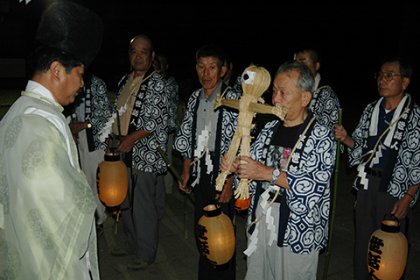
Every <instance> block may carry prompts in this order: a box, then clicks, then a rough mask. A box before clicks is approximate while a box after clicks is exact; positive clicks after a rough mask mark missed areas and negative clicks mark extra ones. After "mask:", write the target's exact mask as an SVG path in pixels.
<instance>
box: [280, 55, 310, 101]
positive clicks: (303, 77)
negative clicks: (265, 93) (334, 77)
mask: <svg viewBox="0 0 420 280" xmlns="http://www.w3.org/2000/svg"><path fill="white" fill-rule="evenodd" d="M293 70H295V71H296V72H298V73H299V79H298V81H297V87H298V92H299V93H302V92H304V91H309V92H310V93H311V94H314V91H315V79H314V75H313V74H312V72H311V69H309V67H308V66H307V65H306V64H303V63H300V62H297V61H296V60H290V61H287V62H285V63H283V64H282V65H280V67H279V69H278V70H277V72H276V76H277V75H279V74H283V73H287V72H289V71H293Z"/></svg>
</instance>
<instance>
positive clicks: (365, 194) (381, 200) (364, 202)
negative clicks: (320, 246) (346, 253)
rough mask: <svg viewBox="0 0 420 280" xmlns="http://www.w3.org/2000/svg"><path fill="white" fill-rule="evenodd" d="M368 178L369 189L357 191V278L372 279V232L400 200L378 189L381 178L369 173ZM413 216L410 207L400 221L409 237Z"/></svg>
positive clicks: (360, 279) (402, 228)
mask: <svg viewBox="0 0 420 280" xmlns="http://www.w3.org/2000/svg"><path fill="white" fill-rule="evenodd" d="M367 178H368V179H369V185H368V189H367V190H364V189H360V190H359V191H358V193H357V204H356V212H355V225H356V226H355V229H356V237H355V246H354V279H355V280H356V279H357V280H371V277H370V276H369V271H368V265H367V252H368V244H369V240H370V237H371V235H372V233H374V232H375V231H376V230H377V229H380V228H381V224H382V221H383V219H384V216H385V215H386V214H390V213H391V211H392V209H393V207H394V204H395V203H396V202H397V201H398V199H397V198H395V197H393V196H391V195H390V194H388V193H384V192H380V191H378V189H379V184H380V181H381V178H378V177H374V176H371V175H368V176H367ZM412 217H413V213H412V211H411V208H410V210H409V212H408V214H407V217H406V218H405V219H403V220H400V221H399V222H400V225H401V228H400V231H401V232H402V233H404V234H405V235H406V237H407V239H408V232H407V227H408V228H409V223H411V221H412ZM388 218H389V216H388ZM407 218H408V219H407ZM407 222H408V223H407Z"/></svg>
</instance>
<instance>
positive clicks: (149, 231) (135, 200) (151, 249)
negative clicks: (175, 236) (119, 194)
mask: <svg viewBox="0 0 420 280" xmlns="http://www.w3.org/2000/svg"><path fill="white" fill-rule="evenodd" d="M127 171H128V175H129V177H130V174H131V172H132V174H133V175H134V176H135V177H137V178H136V185H135V187H134V189H133V187H132V180H131V178H129V180H128V182H129V184H128V191H129V193H128V195H127V197H126V198H125V200H124V202H123V203H122V204H121V209H122V210H121V220H122V222H123V228H124V232H125V233H126V234H127V241H126V243H125V248H124V249H125V250H128V251H137V253H136V256H137V258H140V259H143V260H144V261H147V262H149V261H154V260H155V257H156V252H157V248H158V239H159V220H160V219H161V218H162V217H163V215H164V214H165V199H166V194H165V182H164V178H163V175H158V174H156V173H148V172H143V171H140V170H136V169H131V168H127ZM130 199H132V205H131V203H130ZM130 205H131V208H132V209H127V208H129V207H130Z"/></svg>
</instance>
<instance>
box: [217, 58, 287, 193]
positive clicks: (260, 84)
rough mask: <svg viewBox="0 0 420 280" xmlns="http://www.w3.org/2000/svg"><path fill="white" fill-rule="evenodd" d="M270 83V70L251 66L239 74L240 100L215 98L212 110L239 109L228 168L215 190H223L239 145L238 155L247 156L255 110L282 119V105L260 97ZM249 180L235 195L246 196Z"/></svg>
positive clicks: (222, 174)
mask: <svg viewBox="0 0 420 280" xmlns="http://www.w3.org/2000/svg"><path fill="white" fill-rule="evenodd" d="M270 82H271V77H270V73H268V71H267V70H266V69H265V68H263V67H258V66H255V65H251V66H249V67H248V68H246V69H245V71H244V72H243V73H242V89H243V95H242V98H241V99H240V100H233V99H223V97H221V96H219V95H218V96H217V97H216V103H215V106H214V109H216V108H218V107H219V106H228V107H230V108H234V109H238V110H239V117H238V126H237V128H236V131H235V134H234V136H233V139H232V142H231V144H230V147H229V151H228V153H227V163H228V168H227V169H226V170H225V171H224V172H222V173H220V174H219V176H218V177H217V179H216V190H217V191H221V190H222V188H223V185H224V183H225V180H226V177H227V176H228V175H229V174H230V172H229V170H230V168H231V166H232V163H233V161H234V160H235V157H236V154H237V152H238V149H239V145H241V155H243V156H249V155H250V148H251V144H250V143H251V129H252V126H253V125H252V119H253V118H254V117H255V115H256V114H257V113H262V114H273V115H276V116H277V117H279V118H280V119H281V120H284V117H285V115H286V113H287V112H286V108H285V107H284V106H283V105H282V104H279V105H276V106H270V105H266V104H264V100H263V99H262V98H261V95H262V94H263V93H264V92H265V91H266V90H267V89H268V87H269V86H270ZM241 163H244V162H241ZM250 182H251V180H247V179H241V181H240V184H239V186H238V188H237V189H236V191H235V198H240V199H248V198H249V192H248V185H249V183H250Z"/></svg>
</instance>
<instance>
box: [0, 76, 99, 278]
mask: <svg viewBox="0 0 420 280" xmlns="http://www.w3.org/2000/svg"><path fill="white" fill-rule="evenodd" d="M29 90H31V92H22V95H23V96H21V97H20V98H19V99H18V100H17V101H16V102H15V103H14V104H13V106H12V107H11V108H10V110H9V112H8V113H7V114H6V116H5V117H4V118H3V120H2V121H1V122H0V252H1V253H0V263H1V264H7V268H6V269H4V265H2V266H0V278H3V277H4V278H5V279H91V278H90V275H89V271H91V274H92V278H93V279H99V270H98V260H97V251H96V250H97V249H96V233H95V227H94V211H95V208H96V203H95V200H94V197H93V194H92V190H91V188H90V186H89V184H88V182H87V179H86V176H85V175H84V174H83V172H82V171H81V169H80V167H79V163H78V156H77V150H76V145H75V143H74V140H73V139H72V136H71V132H70V129H69V127H68V125H67V124H66V121H65V119H64V116H63V115H62V114H61V112H62V110H63V108H62V106H61V105H60V104H58V103H57V102H55V101H54V99H53V97H52V95H51V93H50V92H49V91H48V90H47V89H46V88H44V87H43V86H42V85H40V84H38V83H35V82H33V81H30V82H29V83H28V86H27V91H29Z"/></svg>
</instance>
